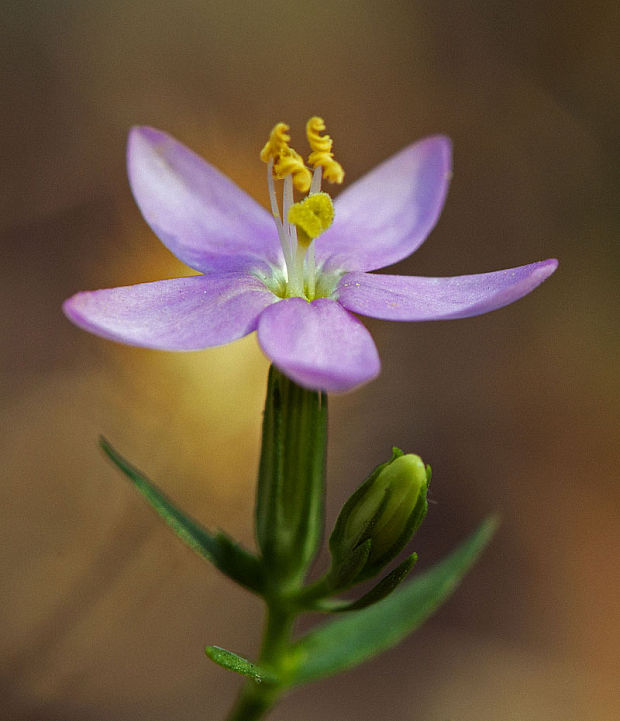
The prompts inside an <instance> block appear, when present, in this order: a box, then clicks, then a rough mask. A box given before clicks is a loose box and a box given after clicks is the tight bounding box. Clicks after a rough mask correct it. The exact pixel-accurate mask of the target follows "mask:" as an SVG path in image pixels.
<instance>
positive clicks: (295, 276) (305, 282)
mask: <svg viewBox="0 0 620 721" xmlns="http://www.w3.org/2000/svg"><path fill="white" fill-rule="evenodd" d="M324 131H325V123H324V121H323V119H322V118H319V117H317V116H313V117H312V118H310V120H308V122H307V123H306V137H307V139H308V144H309V145H310V150H311V152H310V155H309V156H308V159H307V162H304V159H303V157H302V156H301V155H300V154H299V153H298V152H297V151H296V150H294V149H293V148H292V147H291V146H290V145H289V143H290V141H291V137H290V135H289V126H288V125H286V123H277V124H276V125H275V126H274V128H273V130H272V131H271V133H270V135H269V139H268V140H267V142H266V143H265V146H264V147H263V149H262V150H261V152H260V158H261V160H262V161H263V162H264V163H267V187H268V189H269V201H270V204H271V213H272V215H273V218H274V221H275V224H276V228H277V231H278V237H279V239H280V245H281V246H282V253H283V254H284V261H285V264H286V267H285V272H286V278H285V282H284V286H283V287H282V288H280V289H279V290H280V292H279V293H278V294H279V295H282V297H295V296H297V297H300V298H305V299H306V300H308V301H312V300H314V299H315V298H317V297H320V295H322V293H321V288H320V287H319V286H318V284H317V268H316V263H315V260H314V240H315V239H316V238H318V237H319V235H321V233H323V232H324V231H326V230H327V229H328V228H329V227H330V226H331V224H332V222H333V219H334V205H333V203H332V199H331V198H330V196H329V195H328V194H327V193H325V192H323V191H322V190H321V184H322V181H323V179H325V180H326V181H328V182H330V183H342V180H343V178H344V170H343V168H342V166H341V165H340V163H338V162H337V161H336V160H334V154H333V152H332V146H333V141H332V139H331V138H330V136H329V135H326V134H322V133H324ZM308 166H309V167H308ZM276 180H282V181H283V188H282V213H281V214H280V206H279V204H278V199H277V196H276V189H275V181H276ZM295 191H297V192H298V193H300V194H303V195H305V196H306V197H305V198H303V199H302V200H300V201H298V202H295Z"/></svg>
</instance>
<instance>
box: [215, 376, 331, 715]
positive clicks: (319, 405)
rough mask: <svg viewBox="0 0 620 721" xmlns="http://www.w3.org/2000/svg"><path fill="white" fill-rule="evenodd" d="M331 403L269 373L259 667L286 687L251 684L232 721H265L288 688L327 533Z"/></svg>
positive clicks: (259, 529)
mask: <svg viewBox="0 0 620 721" xmlns="http://www.w3.org/2000/svg"><path fill="white" fill-rule="evenodd" d="M326 441H327V396H326V395H325V394H324V393H318V392H316V391H311V390H308V389H306V388H302V387H301V386H298V385H297V384H296V383H294V382H293V381H292V380H290V378H287V377H286V376H285V375H283V374H282V373H281V372H280V371H278V370H277V369H276V368H275V367H273V366H272V367H271V368H270V370H269V378H268V382H267V396H266V399H265V412H264V415H263V437H262V449H261V458H260V464H259V471H258V488H257V494H256V536H257V541H258V547H259V549H260V552H261V558H262V565H263V572H264V577H265V583H266V585H265V590H264V597H265V602H266V604H267V618H266V625H265V633H264V636H263V643H262V647H261V651H260V655H259V658H258V663H259V665H260V666H261V667H262V668H264V669H265V670H268V671H271V672H272V673H273V675H274V676H275V677H276V678H278V679H279V680H278V681H277V682H275V683H268V682H266V681H263V682H262V683H258V682H256V681H254V680H250V681H247V682H246V684H245V686H244V687H243V689H242V691H241V694H240V696H239V698H238V700H237V703H236V704H235V706H234V707H233V710H232V711H231V713H230V715H229V717H228V721H257V720H258V719H261V718H263V717H264V716H265V714H266V713H267V712H268V711H269V709H270V708H271V707H272V706H273V705H274V704H275V703H276V701H277V700H278V698H279V697H280V696H281V694H282V693H283V692H284V690H285V689H286V687H287V679H286V674H287V670H288V666H289V661H290V659H289V652H290V647H291V634H292V631H293V624H294V621H295V617H296V616H297V614H298V613H299V612H300V607H299V604H298V603H296V602H294V601H292V599H296V598H298V597H299V594H300V592H301V589H302V587H303V583H304V578H305V576H306V573H307V571H308V567H309V566H310V564H311V563H312V560H313V559H314V556H315V555H316V552H317V550H318V547H319V546H320V543H321V539H322V532H323V495H324V481H325V478H324V474H325V447H326Z"/></svg>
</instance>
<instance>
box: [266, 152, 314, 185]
mask: <svg viewBox="0 0 620 721" xmlns="http://www.w3.org/2000/svg"><path fill="white" fill-rule="evenodd" d="M275 168H276V177H277V178H285V177H287V176H288V175H292V176H293V184H294V185H295V187H296V188H297V190H299V192H300V193H307V192H308V190H309V189H310V184H311V182H312V173H311V172H310V171H309V170H308V168H306V166H305V165H304V161H303V158H302V157H301V155H300V154H299V153H298V152H296V151H295V150H293V148H287V150H286V152H284V153H281V154H280V155H279V157H278V159H277V161H276V165H275Z"/></svg>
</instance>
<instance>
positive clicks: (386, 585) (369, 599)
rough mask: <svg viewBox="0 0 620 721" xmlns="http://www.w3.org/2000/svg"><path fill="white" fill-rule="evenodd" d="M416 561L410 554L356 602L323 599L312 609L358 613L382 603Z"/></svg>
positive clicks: (416, 557)
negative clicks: (379, 602)
mask: <svg viewBox="0 0 620 721" xmlns="http://www.w3.org/2000/svg"><path fill="white" fill-rule="evenodd" d="M417 560H418V554H417V553H412V554H411V555H410V556H408V557H407V558H406V559H405V560H404V561H403V562H402V563H400V564H399V565H398V566H396V568H395V569H394V570H393V571H390V573H388V575H387V576H385V577H384V578H382V579H381V580H380V581H379V583H377V585H376V586H374V587H373V588H371V590H370V591H368V593H365V594H364V595H363V596H362V597H361V598H358V599H357V600H356V601H339V600H332V599H323V600H321V601H318V602H317V603H316V605H315V607H314V610H316V611H331V612H332V613H335V612H339V611H359V610H360V609H362V608H366V606H372V604H373V603H377V602H378V601H382V600H383V599H384V598H386V597H387V596H389V595H390V593H392V591H394V590H395V589H396V588H397V587H398V586H399V585H400V584H401V583H402V582H403V581H404V580H405V578H407V576H408V575H409V571H411V569H412V568H413V567H414V566H415V564H416V561H417Z"/></svg>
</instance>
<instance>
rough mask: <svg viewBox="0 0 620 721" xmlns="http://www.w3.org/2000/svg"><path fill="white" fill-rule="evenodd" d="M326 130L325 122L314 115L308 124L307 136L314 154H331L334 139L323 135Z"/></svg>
mask: <svg viewBox="0 0 620 721" xmlns="http://www.w3.org/2000/svg"><path fill="white" fill-rule="evenodd" d="M324 130H325V121H324V120H323V118H319V117H318V116H317V115H313V116H312V117H311V118H310V120H308V122H307V123H306V136H307V138H308V142H309V143H310V147H311V148H312V151H313V152H314V153H330V152H331V149H332V139H331V138H330V137H329V135H321V134H320V133H322V132H323V131H324Z"/></svg>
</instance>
